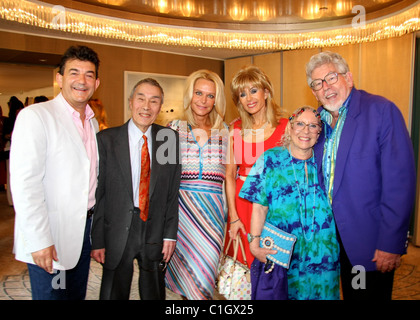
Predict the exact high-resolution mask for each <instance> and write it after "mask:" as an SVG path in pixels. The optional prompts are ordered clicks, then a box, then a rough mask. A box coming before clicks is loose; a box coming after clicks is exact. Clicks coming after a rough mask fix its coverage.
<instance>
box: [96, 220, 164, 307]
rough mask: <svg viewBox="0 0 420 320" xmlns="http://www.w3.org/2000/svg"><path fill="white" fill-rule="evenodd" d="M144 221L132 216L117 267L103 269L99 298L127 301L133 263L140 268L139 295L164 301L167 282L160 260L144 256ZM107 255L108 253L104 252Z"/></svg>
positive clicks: (146, 298)
mask: <svg viewBox="0 0 420 320" xmlns="http://www.w3.org/2000/svg"><path fill="white" fill-rule="evenodd" d="M145 225H146V224H145V222H143V221H142V220H141V219H140V217H139V215H138V214H134V215H133V220H132V223H131V228H130V232H129V235H128V240H127V245H126V247H125V250H124V253H123V256H122V258H121V262H120V264H119V265H118V267H117V268H116V269H115V270H109V269H106V268H105V267H104V268H103V274H102V283H101V290H100V295H99V299H101V300H128V299H129V297H130V291H131V283H132V280H133V270H134V266H133V262H134V260H135V259H136V260H137V262H138V265H139V268H140V275H139V294H140V298H141V299H142V300H165V282H164V273H163V272H162V269H161V266H160V261H150V260H149V259H147V258H145V255H144V233H145V232H144V231H145ZM105 255H106V253H105Z"/></svg>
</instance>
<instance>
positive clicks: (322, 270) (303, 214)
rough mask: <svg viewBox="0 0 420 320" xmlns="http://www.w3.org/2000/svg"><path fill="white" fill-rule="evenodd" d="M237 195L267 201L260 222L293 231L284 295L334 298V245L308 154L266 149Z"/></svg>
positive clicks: (337, 295)
mask: <svg viewBox="0 0 420 320" xmlns="http://www.w3.org/2000/svg"><path fill="white" fill-rule="evenodd" d="M305 167H306V168H305ZM239 196H240V197H241V198H244V199H247V200H249V201H251V202H254V203H259V204H261V205H263V206H267V207H268V213H267V218H266V221H267V222H269V223H271V224H273V225H275V226H277V227H278V228H280V229H282V230H284V231H286V232H288V233H292V234H294V235H296V236H297V241H296V244H295V247H294V251H293V255H292V259H291V264H290V268H289V270H287V283H288V297H289V299H293V300H319V299H325V300H335V299H340V286H339V272H340V270H339V245H338V242H337V238H336V232H335V224H334V219H333V214H332V211H331V208H330V206H329V203H328V200H327V197H326V195H325V192H324V191H323V190H322V189H321V187H320V186H319V184H318V175H317V166H316V162H315V159H314V157H312V158H310V159H308V160H298V159H295V158H292V157H291V155H290V153H289V151H288V150H287V149H285V148H284V147H276V148H273V149H270V150H268V151H266V152H265V153H264V154H263V155H262V156H261V157H260V158H259V159H258V160H257V162H256V163H255V165H254V166H253V167H252V170H251V172H250V174H249V176H248V178H247V179H246V181H245V184H244V185H243V187H242V189H241V192H240V194H239ZM276 267H277V268H278V267H279V266H277V265H276Z"/></svg>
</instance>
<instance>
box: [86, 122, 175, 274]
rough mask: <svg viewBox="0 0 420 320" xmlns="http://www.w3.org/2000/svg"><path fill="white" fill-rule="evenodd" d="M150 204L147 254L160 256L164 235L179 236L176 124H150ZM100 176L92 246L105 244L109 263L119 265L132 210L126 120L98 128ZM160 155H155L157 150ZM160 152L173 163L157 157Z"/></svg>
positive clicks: (111, 266) (111, 265)
mask: <svg viewBox="0 0 420 320" xmlns="http://www.w3.org/2000/svg"><path fill="white" fill-rule="evenodd" d="M151 132H152V153H151V154H152V156H151V164H152V170H151V175H150V207H149V215H148V219H147V221H146V223H147V225H146V232H145V234H144V235H143V236H144V238H143V241H144V242H143V243H145V251H144V253H145V255H146V256H145V257H146V258H148V259H150V260H153V261H157V260H161V259H162V253H161V252H162V246H163V239H176V238H177V231H178V192H179V184H180V177H181V164H180V161H179V160H178V159H179V156H178V152H179V147H178V145H179V136H178V133H177V132H175V131H174V130H172V129H169V128H165V127H162V126H159V125H156V124H153V125H152V131H151ZM97 139H98V149H99V178H98V188H97V191H96V206H95V213H94V218H93V224H92V233H91V234H92V249H101V248H105V264H104V267H106V268H107V269H115V268H116V267H117V265H118V263H119V262H120V260H121V257H122V254H123V252H124V248H125V246H126V244H127V238H128V233H129V230H130V225H131V221H132V216H133V214H139V212H138V210H137V212H136V211H135V210H134V203H133V187H132V177H131V164H130V151H129V142H128V122H126V123H125V124H124V125H122V126H120V127H115V128H109V129H106V130H103V131H101V132H99V133H98V135H97ZM157 154H158V155H159V156H158V157H156V155H157ZM162 157H167V159H170V160H171V161H170V162H171V163H159V162H161V161H158V159H157V158H159V160H160V159H161V158H162Z"/></svg>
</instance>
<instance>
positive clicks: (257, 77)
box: [230, 66, 281, 131]
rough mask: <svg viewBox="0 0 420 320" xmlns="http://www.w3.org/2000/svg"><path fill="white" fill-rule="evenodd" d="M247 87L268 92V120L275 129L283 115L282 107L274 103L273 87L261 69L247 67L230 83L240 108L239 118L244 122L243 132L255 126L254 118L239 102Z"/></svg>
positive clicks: (234, 98)
mask: <svg viewBox="0 0 420 320" xmlns="http://www.w3.org/2000/svg"><path fill="white" fill-rule="evenodd" d="M247 87H255V88H258V89H262V90H267V92H268V97H267V99H266V107H267V111H266V112H267V120H268V122H270V124H271V125H272V126H273V127H275V126H277V122H278V120H279V118H280V116H281V113H280V107H279V106H278V105H277V104H276V102H275V101H274V89H273V85H272V83H271V81H270V79H269V78H268V76H267V75H266V74H265V72H264V71H262V70H261V69H260V68H258V67H256V66H247V67H244V68H242V69H241V70H239V71H238V73H236V75H235V76H234V77H233V79H232V82H231V83H230V90H231V93H232V98H233V102H234V103H235V105H236V107H237V108H238V111H239V116H240V117H241V120H242V131H243V130H245V129H252V124H253V118H252V116H251V115H250V114H249V113H248V112H247V111H245V109H244V108H243V106H242V104H241V102H240V100H239V96H240V94H241V92H243V91H244V89H245V88H247Z"/></svg>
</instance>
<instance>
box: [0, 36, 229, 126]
mask: <svg viewBox="0 0 420 320" xmlns="http://www.w3.org/2000/svg"><path fill="white" fill-rule="evenodd" d="M0 41H1V47H2V48H5V49H12V50H22V51H33V52H44V53H53V54H60V55H61V54H63V53H64V51H66V50H67V48H68V47H69V46H71V45H80V44H82V45H87V46H89V47H91V48H92V49H93V50H95V51H96V52H97V53H98V55H99V59H100V60H101V64H100V68H99V78H100V80H101V84H100V86H99V88H98V90H97V91H96V92H95V94H94V98H99V99H101V100H102V102H103V104H104V106H105V110H106V112H107V115H108V120H109V121H108V122H109V125H110V126H117V125H121V124H122V123H123V120H124V71H135V72H149V73H160V74H171V75H181V76H188V75H189V74H191V73H192V72H194V71H196V70H198V69H209V70H212V71H214V72H216V73H217V74H219V75H220V77H221V78H222V79H223V76H224V75H223V67H224V62H223V61H220V60H213V59H204V58H196V57H191V56H182V55H176V54H168V53H163V52H154V51H146V50H140V49H131V48H123V47H115V46H107V45H102V44H96V43H84V42H82V41H70V40H62V39H52V38H46V37H37V36H31V35H24V34H14V33H9V32H2V31H0Z"/></svg>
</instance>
